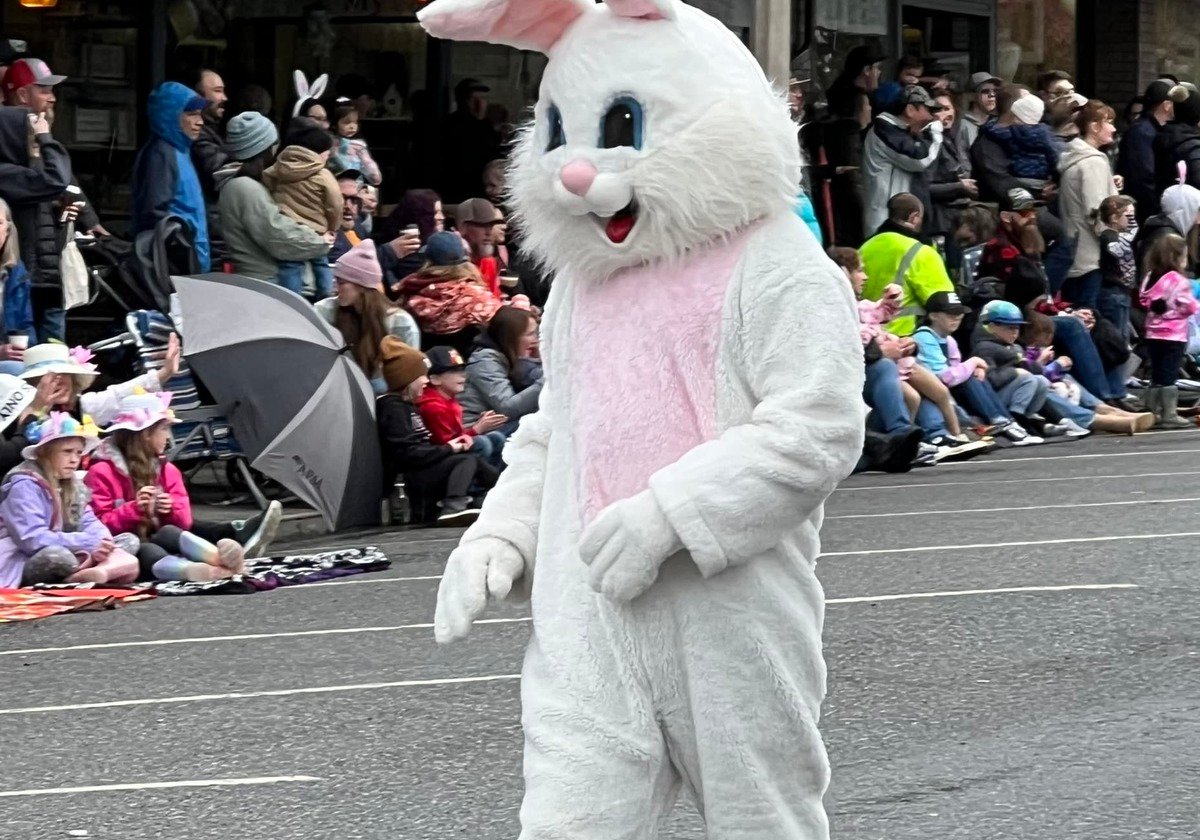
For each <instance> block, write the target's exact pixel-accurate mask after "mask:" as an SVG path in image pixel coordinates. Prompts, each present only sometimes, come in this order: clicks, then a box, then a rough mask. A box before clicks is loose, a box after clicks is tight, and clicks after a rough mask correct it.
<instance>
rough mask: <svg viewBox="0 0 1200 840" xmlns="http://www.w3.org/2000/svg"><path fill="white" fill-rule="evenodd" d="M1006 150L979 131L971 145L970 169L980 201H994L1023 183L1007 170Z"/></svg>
mask: <svg viewBox="0 0 1200 840" xmlns="http://www.w3.org/2000/svg"><path fill="white" fill-rule="evenodd" d="M1008 165H1009V158H1008V152H1006V151H1005V150H1004V147H1003V146H1001V145H1000V144H999V143H997V142H996V140H995V139H994V138H992V137H989V136H988V135H987V133H986V132H983V131H981V132H979V137H977V138H976V139H975V145H974V146H972V147H971V169H972V171H974V173H975V180H976V181H977V182H978V183H979V199H980V201H996V202H998V201H999V200H1000V197H1001V196H1003V195H1007V194H1008V191H1009V190H1012V189H1016V188H1018V187H1021V186H1023V184H1022V183H1021V182H1020V181H1019V180H1018V179H1017V178H1016V177H1014V176H1013V175H1011V174H1009V171H1008Z"/></svg>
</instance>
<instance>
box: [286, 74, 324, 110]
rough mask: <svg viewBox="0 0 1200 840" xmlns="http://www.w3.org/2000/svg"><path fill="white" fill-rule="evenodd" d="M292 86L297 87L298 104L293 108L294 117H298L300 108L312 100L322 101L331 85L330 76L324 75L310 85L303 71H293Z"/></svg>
mask: <svg viewBox="0 0 1200 840" xmlns="http://www.w3.org/2000/svg"><path fill="white" fill-rule="evenodd" d="M292 84H294V85H295V86H296V104H295V106H294V107H293V108H292V116H293V117H297V116H299V115H300V108H301V106H303V105H304V103H305V102H307V101H308V100H310V99H320V98H321V97H322V96H324V95H325V88H326V87H327V86H328V85H329V74H328V73H322V74H321V75H320V76H317V78H315V79H313V83H312V84H311V85H309V83H308V79H307V78H306V77H305V75H304V71H303V70H293V71H292Z"/></svg>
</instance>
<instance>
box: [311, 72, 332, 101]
mask: <svg viewBox="0 0 1200 840" xmlns="http://www.w3.org/2000/svg"><path fill="white" fill-rule="evenodd" d="M327 87H329V74H328V73H322V74H321V75H320V76H317V78H315V79H313V83H312V87H311V88H309V89H308V98H309V99H320V98H321V97H322V96H324V95H325V88H327Z"/></svg>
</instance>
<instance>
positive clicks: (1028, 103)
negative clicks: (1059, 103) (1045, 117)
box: [1012, 93, 1046, 125]
mask: <svg viewBox="0 0 1200 840" xmlns="http://www.w3.org/2000/svg"><path fill="white" fill-rule="evenodd" d="M1044 113H1046V103H1045V102H1043V101H1042V100H1041V98H1040V97H1037V96H1034V95H1033V94H1032V93H1027V94H1025V95H1024V96H1022V97H1021V98H1020V99H1018V100H1017V101H1016V102H1014V103H1013V104H1012V115H1013V116H1014V117H1016V118H1017V122H1019V123H1021V124H1022V125H1037V124H1038V123H1040V122H1041V121H1042V114H1044Z"/></svg>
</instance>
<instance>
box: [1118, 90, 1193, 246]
mask: <svg viewBox="0 0 1200 840" xmlns="http://www.w3.org/2000/svg"><path fill="white" fill-rule="evenodd" d="M1175 87H1177V85H1176V84H1175V83H1174V82H1172V81H1171V80H1170V79H1156V80H1155V81H1153V82H1151V83H1150V84H1149V86H1148V87H1147V88H1146V94H1145V96H1144V97H1143V99H1144V101H1145V106H1144V109H1143V111H1142V115H1141V116H1140V117H1138V118H1137V119H1136V120H1135V121H1134V123H1133V125H1131V126H1130V127H1129V130H1128V131H1126V132H1125V136H1124V137H1122V138H1121V151H1120V154H1119V155H1118V157H1117V173H1118V174H1119V175H1120V176H1121V177H1122V178H1123V179H1125V185H1124V192H1125V194H1126V195H1128V196H1129V197H1131V198H1132V199H1133V200H1134V201H1136V202H1137V204H1136V205H1135V208H1134V209H1135V212H1136V213H1137V220H1138V224H1139V225H1140V224H1142V223H1143V222H1145V221H1146V219H1148V218H1149V217H1151V216H1153V215H1154V214H1156V213H1157V212H1158V207H1159V205H1158V202H1159V194H1160V192H1161V190H1159V189H1156V185H1155V173H1156V171H1157V167H1156V164H1155V159H1154V141H1155V138H1157V136H1158V132H1159V131H1161V130H1162V127H1163V126H1164V125H1166V124H1167V123H1169V122H1170V121H1171V120H1172V119H1174V116H1175V102H1174V100H1173V99H1172V98H1171V96H1172V91H1173V89H1174V88H1175ZM1181 90H1183V95H1186V93H1187V91H1186V89H1183V88H1181ZM1176 95H1179V94H1176Z"/></svg>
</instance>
